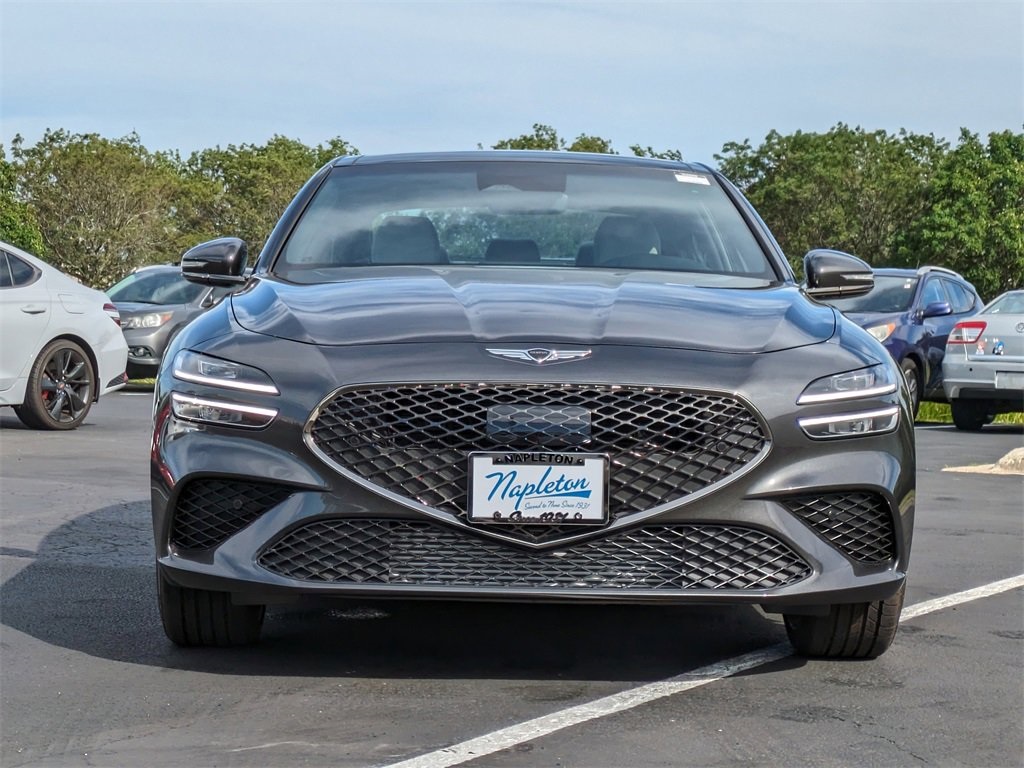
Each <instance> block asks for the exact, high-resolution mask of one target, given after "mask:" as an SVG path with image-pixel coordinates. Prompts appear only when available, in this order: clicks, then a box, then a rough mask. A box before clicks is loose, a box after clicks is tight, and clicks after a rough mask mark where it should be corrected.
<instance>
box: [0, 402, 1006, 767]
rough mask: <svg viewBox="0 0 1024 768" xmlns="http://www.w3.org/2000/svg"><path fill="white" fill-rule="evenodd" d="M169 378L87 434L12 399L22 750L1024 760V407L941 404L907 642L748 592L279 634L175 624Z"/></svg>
mask: <svg viewBox="0 0 1024 768" xmlns="http://www.w3.org/2000/svg"><path fill="white" fill-rule="evenodd" d="M150 400H151V398H150V397H149V395H148V393H118V394H116V395H113V396H110V397H108V398H106V399H105V400H104V401H102V402H101V403H99V404H98V405H97V406H96V407H94V409H93V411H92V413H91V414H90V416H89V418H88V420H87V422H86V424H85V425H84V426H83V427H82V428H81V429H79V430H78V431H76V432H73V433H41V432H30V431H27V430H24V429H21V427H20V424H19V423H18V422H17V420H16V419H15V417H14V415H13V413H11V412H9V411H7V410H5V409H0V499H2V515H0V578H2V585H0V742H2V747H0V760H2V764H3V765H4V766H22V765H31V766H77V765H96V766H189V767H190V768H199V767H200V766H299V765H302V766H385V765H393V764H396V763H398V764H403V765H406V766H421V767H422V768H439V767H440V766H448V765H456V764H465V765H470V766H593V767H594V768H600V767H602V766H678V765H694V766H710V765H715V766H718V765H786V766H799V765H814V766H832V765H836V766H846V765H872V766H875V765H877V766H891V765H899V766H902V765H913V766H923V765H936V766H940V765H941V766H945V765H971V766H1018V765H1021V764H1022V763H1024V734H1022V731H1024V727H1022V721H1024V648H1022V641H1024V602H1022V594H1024V592H1022V589H1021V587H1022V586H1024V576H1022V574H1024V530H1022V529H1024V477H1022V476H1020V475H982V474H959V473H956V474H954V473H946V472H942V471H941V470H942V468H943V467H946V466H952V465H963V464H982V463H991V462H994V461H996V460H997V459H998V458H1000V457H1001V456H1002V455H1004V454H1005V453H1007V452H1008V451H1010V450H1011V449H1013V448H1016V447H1019V446H1021V445H1022V444H1024V430H1022V428H1021V427H1019V426H989V427H986V428H985V430H984V431H983V432H981V433H977V434H975V433H964V432H958V431H956V430H955V429H953V428H952V427H951V426H938V425H919V426H918V429H917V441H918V451H919V456H918V503H917V510H918V511H917V529H916V533H915V540H914V546H913V556H912V564H911V574H910V580H909V586H908V592H907V608H906V609H905V612H904V620H903V623H902V625H901V628H900V634H899V635H898V636H897V638H896V641H895V644H894V646H893V648H892V649H891V650H890V651H889V652H888V653H887V654H886V655H884V656H882V657H881V658H880V659H877V660H875V661H869V662H861V661H857V662H824V661H805V660H802V659H797V658H794V657H792V656H791V655H789V653H788V650H787V647H786V646H785V645H784V643H785V631H784V630H783V628H782V626H781V624H780V622H779V621H778V620H777V619H776V618H766V617H765V616H763V615H762V614H760V613H759V612H757V611H755V610H753V609H747V608H714V609H706V608H702V609H694V608H687V609H680V608H651V607H632V606H630V607H611V608H609V607H601V606H592V607H591V606H581V607H571V608H567V607H564V606H546V605H534V606H516V605H497V606H489V605H477V604H408V603H388V604H384V605H365V604H355V603H353V604H349V603H339V604H338V605H337V606H336V607H334V608H329V609H323V608H302V607H299V608H287V609H277V610H272V611H271V612H270V613H269V614H268V621H267V624H266V626H265V629H264V640H263V642H262V643H261V644H260V645H259V646H257V647H254V648H246V649H241V650H192V651H188V650H182V649H178V648H176V647H174V646H172V645H171V644H170V643H169V642H168V641H167V640H166V639H165V637H164V635H163V632H162V631H161V629H160V624H159V618H158V616H157V609H156V601H155V586H154V579H153V569H152V542H151V531H150V521H149V502H148V492H149V491H148V489H149V479H148V473H149V467H148V463H147V460H148V440H149V435H148V429H149V412H150V405H151V402H150Z"/></svg>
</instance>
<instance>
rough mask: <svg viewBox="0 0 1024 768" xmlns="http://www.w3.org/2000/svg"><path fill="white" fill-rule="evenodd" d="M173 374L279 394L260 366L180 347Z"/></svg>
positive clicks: (228, 386)
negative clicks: (234, 361)
mask: <svg viewBox="0 0 1024 768" xmlns="http://www.w3.org/2000/svg"><path fill="white" fill-rule="evenodd" d="M174 378H176V379H180V380H182V381H191V382H194V383H196V384H206V385H207V386H210V387H225V388H227V389H237V390H241V391H243V392H256V393H258V394H261V395H277V394H280V393H279V392H278V391H277V387H276V386H274V382H273V381H271V379H270V376H268V375H267V374H266V373H264V372H263V371H261V370H260V369H259V368H253V367H252V366H251V365H242V364H241V363H233V362H231V361H230V360H221V359H220V358H218V357H210V356H209V355H202V354H199V353H198V352H193V351H192V350H189V349H183V350H181V352H179V353H178V354H177V356H176V357H175V358H174Z"/></svg>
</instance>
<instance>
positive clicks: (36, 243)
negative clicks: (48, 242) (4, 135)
mask: <svg viewBox="0 0 1024 768" xmlns="http://www.w3.org/2000/svg"><path fill="white" fill-rule="evenodd" d="M16 187H17V173H16V171H15V168H14V166H13V165H12V164H11V163H9V162H8V161H7V155H6V153H5V152H4V148H3V147H0V240H3V241H4V242H7V243H10V244H11V245H14V246H17V247H18V248H21V249H22V250H25V251H28V252H29V253H31V254H33V255H35V256H42V255H43V252H44V246H43V233H42V232H40V231H39V222H37V221H36V217H35V214H33V213H32V209H31V208H30V207H29V206H28V205H27V204H26V203H25V202H24V201H22V200H20V199H19V198H18V193H17V188H16Z"/></svg>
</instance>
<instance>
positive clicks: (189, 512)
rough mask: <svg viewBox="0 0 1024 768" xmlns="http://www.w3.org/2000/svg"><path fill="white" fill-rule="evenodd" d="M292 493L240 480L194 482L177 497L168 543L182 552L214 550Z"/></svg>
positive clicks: (214, 479)
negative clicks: (184, 550) (188, 550)
mask: <svg viewBox="0 0 1024 768" xmlns="http://www.w3.org/2000/svg"><path fill="white" fill-rule="evenodd" d="M294 490H295V489H294V488H290V487H288V486H282V485H274V484H272V483H251V482H248V481H242V480H223V479H219V478H205V479H201V480H193V481H191V482H190V483H189V484H188V485H187V486H185V489H184V490H183V491H182V492H181V495H180V496H179V497H178V504H177V507H176V508H175V512H174V525H173V527H172V529H171V542H172V543H174V544H175V545H176V546H179V547H182V548H183V549H210V548H211V547H215V546H217V545H218V544H220V543H221V542H223V541H225V540H226V539H228V538H229V537H231V536H233V535H234V534H236V533H238V532H239V531H240V530H242V529H243V528H245V526H247V525H249V523H251V522H252V521H253V520H255V519H256V518H257V517H259V516H260V515H262V514H263V513H264V512H266V511H267V510H268V509H270V508H271V507H273V506H275V505H277V504H280V503H281V502H282V501H284V500H285V499H286V498H288V497H289V496H290V495H291V494H292V493H293V492H294Z"/></svg>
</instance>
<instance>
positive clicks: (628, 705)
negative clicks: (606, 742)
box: [386, 574, 1024, 768]
mask: <svg viewBox="0 0 1024 768" xmlns="http://www.w3.org/2000/svg"><path fill="white" fill-rule="evenodd" d="M1019 587H1024V574H1021V575H1020V576H1013V577H1011V578H1008V579H1003V580H1001V581H994V582H992V583H991V584H985V585H983V586H980V587H976V588H974V589H968V590H965V591H963V592H956V593H955V594H952V595H946V596H944V597H937V598H935V599H933V600H925V601H924V602H922V603H917V604H916V605H911V606H907V607H906V608H904V609H903V613H902V615H901V616H900V623H902V622H904V621H909V620H910V619H916V618H918V617H919V616H924V615H925V614H928V613H934V612H935V611H940V610H942V609H943V608H951V607H953V606H955V605H961V604H963V603H968V602H971V601H972V600H980V599H981V598H983V597H991V596H992V595H998V594H1000V593H1002V592H1008V591H1009V590H1011V589H1017V588H1019ZM791 653H792V649H791V648H790V646H789V645H788V644H786V643H780V644H778V645H773V646H770V647H768V648H762V649H761V650H758V651H752V652H751V653H745V654H743V655H742V656H737V657H735V658H733V659H726V660H725V661H721V662H718V663H716V664H709V665H708V666H706V667H700V668H699V669H695V670H694V671H693V672H687V673H685V674H682V675H678V676H676V677H671V678H668V679H667V680H659V681H657V682H654V683H648V684H647V685H641V686H639V687H637V688H630V689H629V690H626V691H621V692H619V693H615V694H612V695H611V696H605V697H604V698H601V699H596V700H594V701H591V702H589V703H587V704H580V705H579V706H575V707H570V708H568V709H562V710H559V711H558V712H552V713H551V714H548V715H543V716H542V717H536V718H534V719H533V720H527V721H525V722H522V723H517V724H516V725H511V726H509V727H507V728H501V729H499V730H497V731H491V732H490V733H487V734H484V735H483V736H478V737H477V738H475V739H469V740H468V741H463V742H460V743H458V744H453V745H452V746H450V747H445V748H444V749H438V750H436V751H434V752H427V753H426V754H423V755H419V756H418V757H412V758H409V759H408V760H402V761H401V762H398V763H392V764H390V765H388V766H386V768H449V766H453V765H459V764H461V763H465V762H468V761H470V760H476V759H477V758H480V757H484V756H486V755H493V754H494V753H495V752H500V751H501V750H503V749H509V748H511V747H514V746H516V745H517V744H522V743H524V742H527V741H531V740H533V739H537V738H540V737H542V736H547V735H548V734H551V733H554V732H556V731H560V730H562V729H564V728H569V727H571V726H574V725H579V724H580V723H585V722H587V721H588V720H594V719H596V718H599V717H607V716H608V715H613V714H615V713H617V712H623V711H625V710H627V709H633V708H634V707H638V706H640V705H641V704H647V703H649V702H651V701H656V700H657V699H662V698H665V697H666V696H674V695H675V694H677V693H682V692H683V691H688V690H691V689H693V688H698V687H700V686H702V685H707V684H708V683H713V682H716V681H717V680H721V679H723V678H726V677H731V676H732V675H735V674H737V673H739V672H743V671H745V670H748V669H753V668H754V667H760V666H763V665H765V664H770V663H771V662H773V661H778V660H779V659H784V658H786V657H787V656H789V655H790V654H791Z"/></svg>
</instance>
